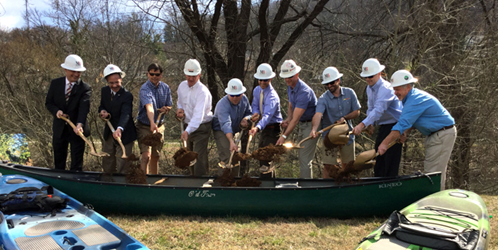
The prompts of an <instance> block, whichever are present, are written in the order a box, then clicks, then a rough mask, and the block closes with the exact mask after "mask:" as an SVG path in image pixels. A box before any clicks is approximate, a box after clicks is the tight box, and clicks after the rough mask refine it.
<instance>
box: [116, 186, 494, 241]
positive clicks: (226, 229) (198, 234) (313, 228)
mask: <svg viewBox="0 0 498 250" xmlns="http://www.w3.org/2000/svg"><path fill="white" fill-rule="evenodd" d="M481 197H482V198H483V199H484V201H485V202H486V205H487V208H488V212H489V214H490V215H496V218H495V217H493V218H491V219H490V224H491V240H490V245H489V248H488V249H491V250H492V249H498V237H493V228H496V226H497V225H498V221H497V218H498V195H494V196H493V195H482V196H481ZM108 218H109V219H110V220H111V221H113V222H114V223H115V224H117V225H118V226H120V227H121V228H123V229H124V230H125V231H127V232H128V233H129V234H131V235H132V236H133V237H135V238H136V239H138V240H140V241H141V242H142V243H144V244H145V245H146V246H148V247H149V248H151V249H354V247H355V246H356V245H357V244H358V242H359V241H360V240H361V239H362V238H363V237H365V236H366V235H367V234H368V233H370V232H371V231H373V230H374V229H375V228H377V227H378V226H379V225H380V224H382V223H383V222H384V220H385V219H386V218H385V217H381V218H354V219H347V220H339V219H333V218H279V217H272V218H264V219H261V218H252V217H243V216H237V217H199V216H184V217H181V216H166V215H162V216H117V215H112V216H109V217H108Z"/></svg>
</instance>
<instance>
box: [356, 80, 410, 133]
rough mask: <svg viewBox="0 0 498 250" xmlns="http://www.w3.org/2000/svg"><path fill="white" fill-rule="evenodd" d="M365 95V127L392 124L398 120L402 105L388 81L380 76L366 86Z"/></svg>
mask: <svg viewBox="0 0 498 250" xmlns="http://www.w3.org/2000/svg"><path fill="white" fill-rule="evenodd" d="M367 96H368V110H367V118H365V120H363V124H365V127H367V126H369V125H384V124H393V123H396V122H397V121H398V119H399V117H400V116H401V110H402V109H403V105H402V104H401V102H400V101H399V99H398V97H397V96H396V95H395V94H394V89H393V88H392V87H391V84H390V83H389V82H388V81H386V80H384V79H383V78H382V77H381V78H380V79H379V80H378V81H377V83H375V85H374V86H368V87H367Z"/></svg>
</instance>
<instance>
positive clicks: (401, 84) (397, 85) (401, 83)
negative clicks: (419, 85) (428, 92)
mask: <svg viewBox="0 0 498 250" xmlns="http://www.w3.org/2000/svg"><path fill="white" fill-rule="evenodd" d="M416 82H418V79H417V78H413V79H412V80H411V81H405V82H400V83H397V84H391V88H395V87H399V86H403V85H407V84H410V83H416Z"/></svg>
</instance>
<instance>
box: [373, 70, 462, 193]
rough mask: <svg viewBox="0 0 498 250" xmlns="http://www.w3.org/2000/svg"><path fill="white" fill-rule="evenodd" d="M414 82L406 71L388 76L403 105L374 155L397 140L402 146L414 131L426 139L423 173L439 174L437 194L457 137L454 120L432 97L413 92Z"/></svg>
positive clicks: (414, 89)
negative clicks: (393, 124)
mask: <svg viewBox="0 0 498 250" xmlns="http://www.w3.org/2000/svg"><path fill="white" fill-rule="evenodd" d="M417 81H418V79H416V78H414V77H413V76H412V74H411V73H410V72H409V71H407V70H398V71H396V72H395V73H394V74H393V75H392V76H391V86H392V87H393V88H394V93H395V94H396V96H397V97H398V99H400V100H401V101H402V102H403V111H402V112H401V117H400V118H399V120H398V123H397V124H396V125H395V126H394V127H393V128H392V131H391V133H390V134H389V135H388V136H387V137H386V139H384V141H383V142H382V144H380V146H379V149H378V153H379V154H380V155H383V154H385V153H386V151H387V145H389V143H391V142H393V141H394V140H396V139H397V138H400V141H401V142H402V143H403V142H405V141H406V137H407V136H408V133H410V131H411V130H412V129H414V128H415V129H417V130H418V131H420V133H422V134H423V135H425V136H427V138H426V139H425V142H424V146H425V161H424V172H427V173H430V172H435V171H441V174H442V177H441V190H444V188H445V183H446V169H447V167H448V161H449V160H450V156H451V151H452V150H453V146H454V145H455V139H456V136H457V130H456V127H455V119H453V117H452V116H451V115H450V113H449V112H448V110H446V109H445V108H444V107H443V105H441V102H439V100H438V99H437V98H436V97H434V96H432V95H431V94H429V93H427V92H425V91H423V90H420V89H416V88H414V87H413V85H414V83H416V82H417Z"/></svg>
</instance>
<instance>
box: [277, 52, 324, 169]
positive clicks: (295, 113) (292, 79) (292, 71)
mask: <svg viewBox="0 0 498 250" xmlns="http://www.w3.org/2000/svg"><path fill="white" fill-rule="evenodd" d="M300 71H301V67H300V66H297V65H296V62H294V61H293V60H286V61H284V63H283V64H282V66H281V67H280V77H282V78H283V79H284V80H285V83H287V86H288V87H287V95H288V96H289V108H288V110H287V119H285V120H284V121H283V122H282V127H283V128H284V129H285V131H284V133H282V136H281V137H280V138H279V139H278V141H277V145H282V144H283V143H284V142H285V139H287V137H288V136H289V135H290V134H291V133H292V130H294V128H295V127H296V126H297V125H298V124H299V130H300V131H301V134H300V136H301V137H302V138H304V137H307V136H308V135H309V134H310V132H311V120H312V119H313V115H314V114H315V109H316V103H317V100H316V95H315V92H313V90H312V89H311V88H310V87H309V86H308V85H307V84H306V83H305V82H304V81H302V80H301V79H300V78H299V72H300ZM317 140H318V138H314V139H312V140H308V141H306V142H304V143H303V144H302V146H304V148H302V149H299V169H300V177H301V178H313V172H312V169H311V168H312V162H313V157H314V156H315V149H316V141H317Z"/></svg>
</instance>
